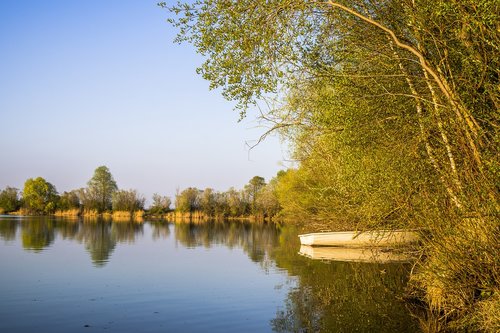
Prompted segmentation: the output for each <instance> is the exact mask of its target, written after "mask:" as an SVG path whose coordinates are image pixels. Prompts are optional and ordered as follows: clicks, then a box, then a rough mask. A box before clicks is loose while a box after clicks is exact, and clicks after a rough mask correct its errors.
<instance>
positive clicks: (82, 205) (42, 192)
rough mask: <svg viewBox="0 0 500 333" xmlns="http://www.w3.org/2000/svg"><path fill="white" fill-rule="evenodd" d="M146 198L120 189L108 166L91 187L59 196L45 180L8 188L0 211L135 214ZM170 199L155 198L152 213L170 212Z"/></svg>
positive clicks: (0, 196)
mask: <svg viewBox="0 0 500 333" xmlns="http://www.w3.org/2000/svg"><path fill="white" fill-rule="evenodd" d="M145 201H146V199H145V198H144V196H142V195H141V194H140V193H138V192H137V190H132V189H130V190H122V189H118V186H117V184H116V181H115V180H114V178H113V176H112V175H111V172H110V171H109V169H108V168H107V167H106V166H100V167H98V168H97V169H95V171H94V175H93V177H92V178H91V179H90V180H89V181H88V183H87V187H85V188H80V189H76V190H72V191H69V192H66V191H65V192H63V193H61V194H59V193H58V192H57V190H56V187H55V186H54V185H52V184H51V183H50V182H48V181H46V180H45V179H44V178H42V177H37V178H30V179H28V180H26V182H25V183H24V188H23V190H22V191H20V190H19V189H17V188H14V187H10V186H7V187H6V188H5V189H4V190H2V191H0V212H3V213H12V212H16V211H19V210H20V209H23V210H24V213H26V214H36V215H46V214H54V213H55V212H56V211H70V210H76V211H78V212H79V213H83V212H86V211H87V212H90V211H92V212H96V213H103V212H107V211H127V212H135V211H141V210H144V209H145ZM170 204H171V200H170V198H169V197H165V196H161V195H159V194H154V195H153V203H152V205H151V206H150V207H149V210H150V211H151V212H152V213H153V214H163V213H166V212H168V211H169V210H170Z"/></svg>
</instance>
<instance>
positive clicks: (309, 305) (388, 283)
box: [0, 218, 418, 333]
mask: <svg viewBox="0 0 500 333" xmlns="http://www.w3.org/2000/svg"><path fill="white" fill-rule="evenodd" d="M2 222H5V221H2ZM18 225H20V227H21V239H22V245H23V247H24V248H25V249H26V250H30V251H36V252H39V251H42V250H43V249H44V248H46V247H48V246H50V245H51V244H52V243H53V242H54V239H56V237H57V236H59V237H60V238H63V239H70V240H75V241H78V242H80V243H82V244H84V246H85V248H86V249H87V251H88V252H89V253H90V257H91V259H92V262H93V264H94V265H95V266H96V267H103V266H105V265H106V263H107V262H108V261H109V260H110V257H111V254H112V253H113V251H114V249H115V248H116V246H117V244H118V243H121V242H126V243H133V242H135V240H136V237H137V236H138V235H143V234H144V228H145V226H144V224H142V223H140V224H138V223H133V222H130V223H127V222H118V223H113V222H110V221H109V220H108V221H106V220H92V221H87V220H85V221H81V220H61V219H54V218H32V219H30V218H28V219H22V220H21V222H10V221H8V222H7V223H2V224H1V227H0V235H1V237H2V238H3V239H12V238H13V237H15V235H16V229H17V228H18ZM148 225H149V226H148V228H149V227H150V228H151V235H152V238H153V240H161V239H167V238H169V237H171V236H172V234H173V236H174V237H175V241H176V242H177V244H179V245H181V246H183V247H188V248H193V247H205V248H211V247H216V246H224V247H227V248H239V249H242V250H243V251H244V252H245V253H246V254H247V256H248V258H249V259H250V260H252V261H253V262H255V263H258V264H259V265H260V267H261V268H262V269H263V270H264V271H266V272H267V271H268V270H270V269H274V270H278V271H282V272H283V273H284V274H287V276H288V277H289V279H290V281H293V283H292V285H293V287H292V288H290V290H289V291H288V294H287V296H286V300H285V303H284V304H283V305H281V306H279V307H278V309H277V312H276V316H275V318H274V319H272V320H271V322H270V325H271V327H272V329H273V330H274V331H276V332H384V331H386V332H394V331H398V332H400V333H403V332H417V331H418V329H417V327H416V323H415V321H414V320H413V319H412V318H410V314H409V312H408V311H407V309H406V308H405V305H404V303H403V302H402V301H400V299H401V295H402V291H403V289H404V287H405V285H406V282H407V278H408V269H409V266H408V264H378V263H352V262H338V261H337V262H334V261H330V262H324V261H318V260H312V259H309V258H307V257H304V256H301V255H299V254H298V251H299V248H300V244H299V239H298V237H297V230H296V229H295V228H294V227H293V226H279V225H276V224H272V223H262V224H258V223H245V222H203V223H198V224H195V223H179V224H175V225H173V224H169V223H167V222H152V223H148ZM172 228H173V232H172V233H171V229H172ZM277 287H278V286H277Z"/></svg>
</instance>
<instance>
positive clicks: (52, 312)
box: [0, 216, 419, 333]
mask: <svg viewBox="0 0 500 333" xmlns="http://www.w3.org/2000/svg"><path fill="white" fill-rule="evenodd" d="M299 247H300V245H299V243H298V238H297V232H296V230H294V228H292V227H282V228H280V227H277V226H275V225H273V224H249V223H237V222H234V223H204V224H187V223H184V224H171V223H165V222H145V223H143V224H134V223H124V222H118V223H111V222H105V221H79V220H64V219H56V218H39V217H22V218H20V217H6V216H0V267H1V274H0V332H40V331H47V332H97V331H106V332H273V331H275V332H395V331H397V332H401V333H402V332H418V331H419V330H418V328H417V326H416V323H415V321H414V320H413V319H412V318H411V316H410V315H409V313H408V311H407V310H406V308H405V305H404V303H402V302H401V301H399V298H398V297H399V296H401V292H402V289H403V288H404V286H405V283H406V280H407V276H408V268H409V267H408V266H407V265H401V264H377V263H375V264H373V263H372V264H367V263H352V262H333V261H318V260H312V259H309V258H306V257H303V256H301V255H299V254H298V250H299Z"/></svg>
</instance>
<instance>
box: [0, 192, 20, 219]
mask: <svg viewBox="0 0 500 333" xmlns="http://www.w3.org/2000/svg"><path fill="white" fill-rule="evenodd" d="M20 207H21V200H20V198H19V190H18V189H17V188H14V187H10V186H7V187H6V188H5V189H4V190H2V191H1V192H0V210H3V211H4V212H5V213H9V212H13V211H16V210H18V209H19V208H20Z"/></svg>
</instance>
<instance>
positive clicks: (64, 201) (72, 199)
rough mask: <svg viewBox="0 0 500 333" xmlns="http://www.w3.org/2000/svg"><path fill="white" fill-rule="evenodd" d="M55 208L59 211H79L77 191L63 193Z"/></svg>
mask: <svg viewBox="0 0 500 333" xmlns="http://www.w3.org/2000/svg"><path fill="white" fill-rule="evenodd" d="M57 208H58V209H60V210H70V209H80V197H79V193H78V191H76V190H74V191H70V192H63V193H62V194H61V195H60V197H59V202H58V204H57Z"/></svg>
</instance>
